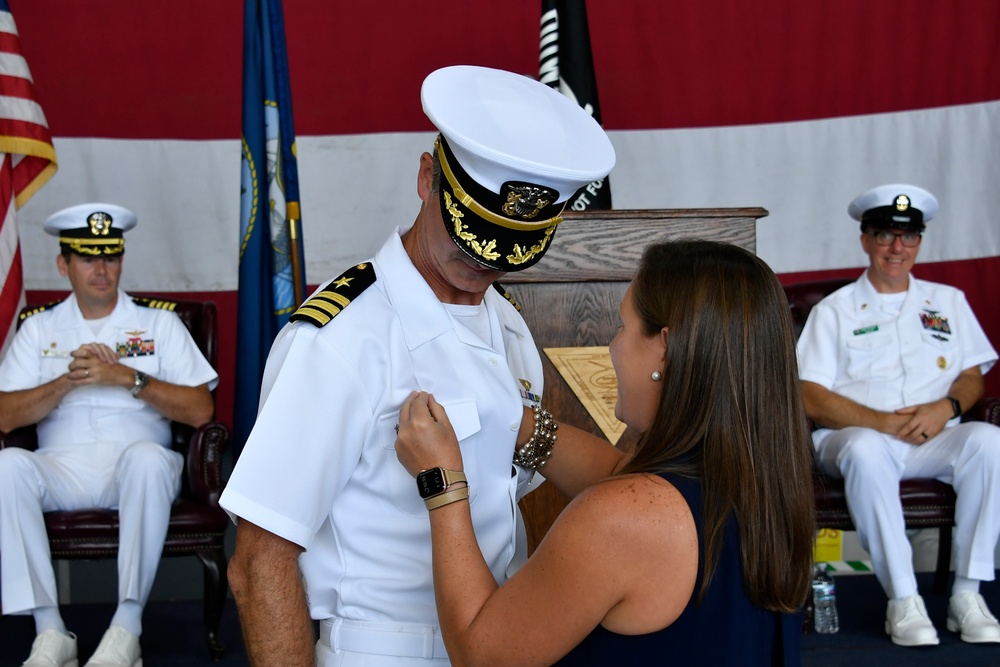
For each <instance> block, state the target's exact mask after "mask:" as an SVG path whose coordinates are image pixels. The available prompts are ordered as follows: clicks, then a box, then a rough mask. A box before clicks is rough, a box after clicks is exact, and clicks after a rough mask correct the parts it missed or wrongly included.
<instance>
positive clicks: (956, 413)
mask: <svg viewBox="0 0 1000 667" xmlns="http://www.w3.org/2000/svg"><path fill="white" fill-rule="evenodd" d="M945 398H947V399H948V400H949V401H951V410H952V412H953V414H952V415H951V418H952V419H954V418H955V417H961V416H962V404H961V403H959V402H958V399H957V398H952V397H951V396H945Z"/></svg>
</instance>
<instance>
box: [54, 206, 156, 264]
mask: <svg viewBox="0 0 1000 667" xmlns="http://www.w3.org/2000/svg"><path fill="white" fill-rule="evenodd" d="M137 222H138V219H137V218H136V217H135V213H133V212H132V211H130V210H128V209H127V208H123V207H121V206H117V205H116V204H105V203H100V202H98V203H93V204H79V205H77V206H70V207H69V208H64V209H63V210H61V211H57V212H56V213H53V214H52V215H51V216H49V219H48V220H46V221H45V231H46V232H48V233H49V234H52V235H53V236H58V237H59V247H60V248H62V249H63V250H69V251H71V252H74V253H76V254H78V255H83V256H84V257H96V256H99V255H120V254H122V253H123V252H125V238H124V237H123V234H124V233H125V232H126V231H128V230H130V229H132V228H133V227H135V225H136V223H137Z"/></svg>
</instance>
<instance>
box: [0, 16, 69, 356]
mask: <svg viewBox="0 0 1000 667" xmlns="http://www.w3.org/2000/svg"><path fill="white" fill-rule="evenodd" d="M0 154H2V162H0V211H2V212H3V217H2V219H0V281H2V287H0V338H2V340H3V344H2V347H0V355H2V353H3V351H5V350H6V349H7V344H8V343H9V341H10V339H11V337H12V336H13V335H14V331H15V329H16V328H17V327H16V326H14V325H15V322H16V320H17V314H18V311H20V309H21V308H22V307H23V306H24V277H23V273H22V270H21V244H20V241H19V240H18V235H17V210H18V209H19V208H21V206H23V205H24V203H25V202H26V201H28V200H29V199H30V198H31V196H32V195H33V194H35V192H37V191H38V188H40V187H42V186H43V185H44V184H45V183H46V182H47V181H48V180H49V179H50V178H52V175H53V174H54V173H55V171H56V151H55V148H54V147H53V145H52V136H51V135H50V134H49V126H48V123H46V121H45V114H44V113H42V107H41V106H39V105H38V102H37V101H35V84H34V82H33V81H32V79H31V72H30V71H29V70H28V63H27V62H26V61H25V59H24V57H23V56H22V55H21V40H20V38H19V37H18V34H17V26H16V25H14V16H13V15H12V14H11V13H10V7H9V6H8V4H7V0H0Z"/></svg>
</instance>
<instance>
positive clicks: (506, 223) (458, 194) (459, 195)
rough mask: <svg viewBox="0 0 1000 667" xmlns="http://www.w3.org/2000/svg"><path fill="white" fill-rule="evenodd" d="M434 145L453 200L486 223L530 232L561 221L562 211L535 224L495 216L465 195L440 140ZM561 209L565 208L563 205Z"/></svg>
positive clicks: (553, 225)
mask: <svg viewBox="0 0 1000 667" xmlns="http://www.w3.org/2000/svg"><path fill="white" fill-rule="evenodd" d="M435 144H436V146H437V154H438V160H439V161H440V163H441V173H443V174H444V176H445V178H447V179H448V183H449V184H450V185H451V189H452V192H454V193H455V198H456V199H457V200H458V203H460V204H462V205H463V206H465V207H466V208H467V209H469V210H470V211H472V212H473V213H475V214H476V215H478V216H479V217H480V218H482V219H483V220H485V221H486V222H490V223H493V224H494V225H500V226H501V227H506V228H507V229H513V230H516V231H522V232H530V231H534V230H538V229H544V228H546V227H553V228H554V227H555V226H556V225H558V224H559V223H560V222H562V221H563V219H562V210H560V211H559V213H560V214H559V215H555V216H552V217H551V218H549V219H547V220H539V221H537V222H530V223H526V222H518V221H516V220H511V219H510V218H505V217H503V216H502V215H497V214H496V213H494V212H493V211H491V210H489V209H488V208H486V207H485V206H483V205H482V204H480V203H479V202H477V201H476V200H475V199H473V198H472V197H471V196H470V195H469V193H467V192H466V191H465V189H464V188H463V187H462V186H461V185H459V183H458V179H457V178H455V172H453V171H452V170H451V165H449V164H448V158H447V157H446V156H445V154H444V147H443V146H442V145H441V140H440V139H438V140H437V141H436V142H435ZM567 201H569V200H567ZM563 208H565V204H564V205H563Z"/></svg>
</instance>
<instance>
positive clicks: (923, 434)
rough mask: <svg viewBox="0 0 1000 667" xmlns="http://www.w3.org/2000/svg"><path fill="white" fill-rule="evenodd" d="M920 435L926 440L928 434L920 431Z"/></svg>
mask: <svg viewBox="0 0 1000 667" xmlns="http://www.w3.org/2000/svg"><path fill="white" fill-rule="evenodd" d="M920 435H922V436H924V440H927V438H928V435H927V434H926V433H921V434H920Z"/></svg>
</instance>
